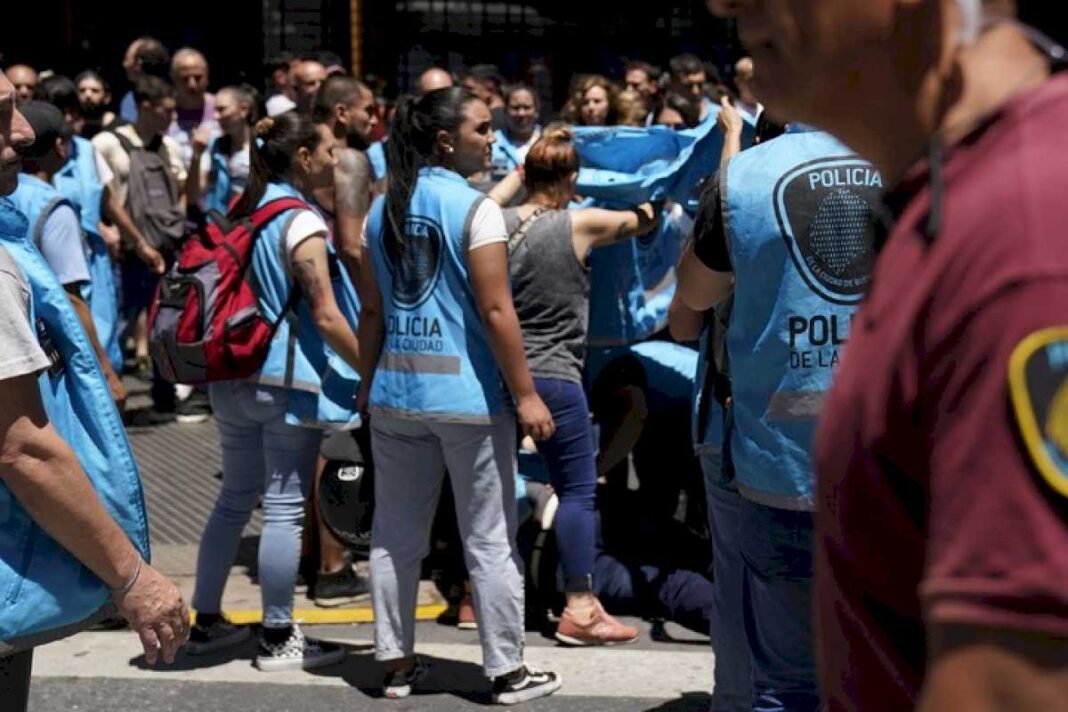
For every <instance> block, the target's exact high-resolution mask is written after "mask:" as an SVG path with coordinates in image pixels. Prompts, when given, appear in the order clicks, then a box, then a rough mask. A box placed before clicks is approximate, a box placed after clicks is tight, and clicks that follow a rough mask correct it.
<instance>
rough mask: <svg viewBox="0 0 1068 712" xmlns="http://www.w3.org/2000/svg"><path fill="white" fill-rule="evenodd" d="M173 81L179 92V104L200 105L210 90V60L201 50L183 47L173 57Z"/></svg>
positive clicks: (187, 105) (186, 105)
mask: <svg viewBox="0 0 1068 712" xmlns="http://www.w3.org/2000/svg"><path fill="white" fill-rule="evenodd" d="M171 81H173V82H174V88H175V89H176V90H177V93H178V104H179V105H180V106H185V107H193V106H199V105H201V104H203V102H204V94H205V93H206V92H207V91H208V60H207V59H206V58H205V57H204V55H203V54H201V53H200V51H198V50H195V49H193V48H192V47H183V48H182V49H180V50H178V51H177V52H175V53H174V57H173V58H172V59H171Z"/></svg>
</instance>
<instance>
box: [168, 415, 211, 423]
mask: <svg viewBox="0 0 1068 712" xmlns="http://www.w3.org/2000/svg"><path fill="white" fill-rule="evenodd" d="M209 417H211V416H209V415H208V414H207V413H199V414H197V415H176V416H174V422H176V423H181V424H182V425H197V424H199V423H206V422H208V418H209Z"/></svg>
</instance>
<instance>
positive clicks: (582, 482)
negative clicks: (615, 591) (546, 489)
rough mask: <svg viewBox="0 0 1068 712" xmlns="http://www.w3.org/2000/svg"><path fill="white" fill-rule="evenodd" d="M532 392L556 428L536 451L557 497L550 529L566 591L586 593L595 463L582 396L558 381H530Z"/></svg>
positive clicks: (590, 573) (592, 533)
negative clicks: (558, 552)
mask: <svg viewBox="0 0 1068 712" xmlns="http://www.w3.org/2000/svg"><path fill="white" fill-rule="evenodd" d="M534 387H535V388H536V389H537V391H538V395H539V396H541V399H542V400H543V401H545V406H546V407H547V408H548V409H549V412H550V413H552V416H553V422H554V423H556V432H555V433H554V434H553V436H552V437H551V438H549V439H548V440H546V441H544V442H541V443H538V451H539V452H540V453H541V454H542V457H544V458H545V466H546V468H547V469H548V470H549V479H550V481H551V482H552V485H553V490H555V491H556V495H557V497H559V498H560V506H559V508H558V509H557V510H556V518H555V519H554V521H553V529H554V530H555V532H556V545H557V547H558V548H559V550H560V563H561V565H562V566H563V569H564V580H565V583H564V585H565V590H567V591H569V592H584V591H590V590H591V577H592V576H593V560H594V556H595V551H596V548H595V547H596V541H595V540H596V521H595V516H596V515H595V511H594V510H595V502H596V497H597V464H596V461H595V454H594V444H593V432H592V429H591V425H590V407H589V405H588V404H587V402H586V392H585V391H584V390H583V389H582V386H581V385H580V384H578V383H571V382H569V381H564V380H561V379H557V378H535V379H534Z"/></svg>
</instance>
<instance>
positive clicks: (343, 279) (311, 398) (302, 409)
mask: <svg viewBox="0 0 1068 712" xmlns="http://www.w3.org/2000/svg"><path fill="white" fill-rule="evenodd" d="M282 197H295V198H301V199H303V197H302V196H301V194H300V192H298V191H297V190H296V189H295V188H294V187H293V186H291V185H288V184H286V183H270V184H268V186H267V190H266V192H265V193H264V196H263V198H261V199H260V201H259V203H258V204H257V207H261V206H263V205H266V204H267V203H268V202H270V201H271V200H275V199H276V198H282ZM309 205H310V204H309ZM296 214H297V213H296V211H292V210H290V211H286V212H283V213H281V214H280V215H279V216H278V217H276V218H275V219H274V220H272V221H271V222H270V223H268V224H267V226H266V227H265V228H263V231H262V232H261V233H260V235H259V237H258V238H257V241H256V246H255V247H254V248H253V250H252V264H251V269H252V279H253V281H254V286H255V289H256V294H257V296H258V297H259V306H260V309H261V310H262V312H263V314H264V316H265V317H266V318H267V319H268V320H270V321H276V320H278V318H279V316H280V315H282V311H283V310H284V309H285V306H286V303H287V301H288V300H289V296H290V290H291V289H293V288H294V285H295V281H294V280H293V278H292V276H291V275H290V274H289V269H288V267H287V265H288V259H286V255H285V239H284V238H285V233H286V231H287V229H288V227H289V225H290V224H291V222H292V220H293V218H295V217H296ZM326 250H327V258H328V260H329V261H330V265H331V269H330V279H331V286H332V288H333V291H334V299H335V300H336V301H337V305H338V309H340V310H341V313H342V314H343V315H344V316H345V319H346V320H347V321H348V323H349V326H350V327H351V328H352V330H353V332H356V331H358V329H359V313H360V302H359V298H358V297H357V295H356V289H355V287H353V285H352V282H351V280H350V279H349V275H348V271H347V270H345V269H341V268H340V267H339V265H338V264H337V257H336V254H335V252H334V247H333V245H332V244H331V242H330V240H329V239H328V240H326ZM250 380H252V381H255V382H257V383H262V384H264V385H269V386H278V387H281V388H287V389H289V390H290V397H289V400H288V406H287V412H286V421H287V422H289V423H290V424H294V425H310V426H324V427H342V428H348V427H355V426H357V425H358V424H359V422H360V420H359V414H358V413H357V412H356V410H355V393H356V391H357V390H358V388H359V385H360V378H359V375H358V374H357V373H356V371H355V369H353V368H352V367H351V366H350V365H349V364H348V363H347V362H345V360H344V359H342V358H341V357H340V356H339V355H338V354H337V352H335V351H334V350H333V349H332V348H330V346H329V345H328V344H327V343H326V342H325V341H324V340H323V337H322V335H321V334H320V333H319V330H318V329H317V328H316V326H315V319H314V318H313V317H312V313H311V309H310V308H309V306H308V302H307V300H306V299H299V300H297V304H296V307H295V308H294V313H292V314H290V315H289V317H287V318H284V319H282V320H281V322H280V323H279V325H278V330H277V331H276V332H275V334H274V338H273V339H272V341H271V347H270V349H269V350H268V352H267V358H266V359H265V360H264V362H263V366H262V367H261V368H260V370H259V372H258V373H257V374H256V375H254V376H253V377H252V378H251V379H250Z"/></svg>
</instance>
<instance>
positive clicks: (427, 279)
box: [367, 168, 511, 423]
mask: <svg viewBox="0 0 1068 712" xmlns="http://www.w3.org/2000/svg"><path fill="white" fill-rule="evenodd" d="M485 199H486V198H485V196H483V195H482V194H481V193H479V192H478V191H476V190H474V189H473V188H470V187H468V185H467V181H466V180H464V179H463V178H462V177H461V176H460V175H458V174H457V173H454V172H452V171H449V170H446V169H444V168H424V169H422V170H421V171H420V172H419V179H418V181H417V183H416V187H415V191H414V193H413V195H412V200H411V203H410V204H409V214H408V219H407V221H406V223H405V225H404V231H405V236H404V239H405V241H406V243H407V244H406V247H405V250H404V252H402V253H400V254H398V253H397V250H396V249H395V248H394V247H393V244H392V241H389V240H386V239H385V234H386V230H385V226H386V215H385V200H384V196H382V197H379V198H378V199H377V200H376V201H375V204H374V205H373V206H372V208H371V212H370V214H369V215H368V219H367V240H368V247H369V249H370V252H371V257H372V259H373V260H374V270H375V276H376V277H377V279H378V287H379V290H380V291H381V293H382V302H383V317H384V320H385V334H384V339H383V345H382V354H381V357H380V358H379V361H378V370H377V371H376V372H375V376H374V383H373V384H372V385H371V408H372V412H379V413H383V414H385V415H392V416H397V417H406V418H418V419H421V420H437V421H445V422H457V423H489V422H491V421H492V420H493V418H495V417H496V416H500V415H502V414H504V413H505V412H506V411H507V410H509V409H510V408H511V400H510V398H509V396H508V395H507V393H506V391H505V389H504V387H503V385H502V383H501V377H500V373H499V371H498V369H497V362H496V361H495V360H494V358H493V353H492V352H491V350H490V346H489V338H488V336H487V333H486V327H485V325H484V324H483V323H482V318H481V317H480V316H479V313H478V309H477V307H476V304H475V297H474V294H473V292H472V290H471V282H470V277H469V274H468V270H467V240H468V232H469V229H470V226H471V220H472V219H473V218H474V215H475V211H476V210H477V208H478V205H479V203H481V201H482V200H485Z"/></svg>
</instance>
